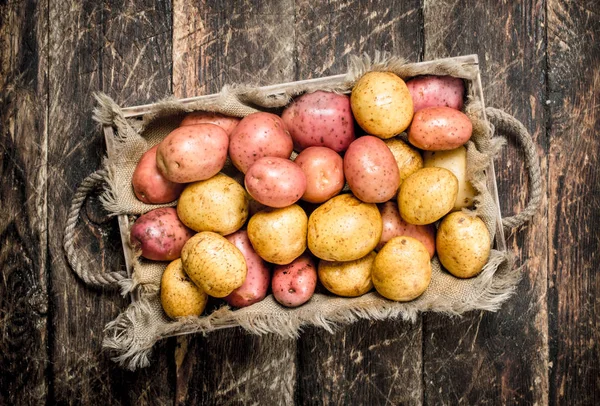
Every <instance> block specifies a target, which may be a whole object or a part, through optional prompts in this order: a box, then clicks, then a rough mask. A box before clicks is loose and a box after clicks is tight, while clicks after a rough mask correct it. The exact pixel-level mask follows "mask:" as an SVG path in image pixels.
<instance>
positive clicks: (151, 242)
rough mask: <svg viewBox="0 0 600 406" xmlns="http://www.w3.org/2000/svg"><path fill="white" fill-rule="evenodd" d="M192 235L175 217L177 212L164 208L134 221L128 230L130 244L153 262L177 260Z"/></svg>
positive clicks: (170, 208)
mask: <svg viewBox="0 0 600 406" xmlns="http://www.w3.org/2000/svg"><path fill="white" fill-rule="evenodd" d="M192 235H194V232H193V231H192V230H190V229H189V228H187V227H186V226H185V225H184V224H183V223H182V222H181V221H180V220H179V218H178V217H177V211H176V210H175V209H174V208H172V207H165V208H161V209H155V210H152V211H149V212H148V213H146V214H143V215H141V216H140V217H138V219H137V220H136V221H135V223H134V224H133V226H132V227H131V230H130V237H129V240H130V243H131V245H132V246H133V247H134V248H141V250H142V256H143V257H144V258H147V259H151V260H154V261H172V260H174V259H176V258H179V255H180V254H181V249H182V248H183V246H184V244H185V243H186V242H187V241H188V240H189V239H190V237H192Z"/></svg>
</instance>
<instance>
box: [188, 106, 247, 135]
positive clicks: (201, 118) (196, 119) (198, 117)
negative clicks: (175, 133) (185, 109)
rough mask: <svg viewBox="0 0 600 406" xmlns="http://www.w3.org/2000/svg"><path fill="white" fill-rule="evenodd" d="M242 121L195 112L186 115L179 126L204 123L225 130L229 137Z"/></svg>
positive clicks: (214, 114) (219, 115)
mask: <svg viewBox="0 0 600 406" xmlns="http://www.w3.org/2000/svg"><path fill="white" fill-rule="evenodd" d="M240 120H241V119H239V118H237V117H230V116H225V115H223V114H219V113H211V112H208V111H194V112H192V113H189V114H188V115H186V116H185V117H184V119H183V120H182V121H181V124H179V126H180V127H182V126H184V125H196V124H204V123H208V124H214V125H218V126H219V127H221V128H222V129H223V130H225V132H226V133H227V135H231V133H232V132H233V129H234V128H235V127H236V126H237V125H238V124H239V123H240Z"/></svg>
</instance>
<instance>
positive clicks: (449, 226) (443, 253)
mask: <svg viewBox="0 0 600 406" xmlns="http://www.w3.org/2000/svg"><path fill="white" fill-rule="evenodd" d="M436 244H437V250H438V257H439V259H440V262H441V263H442V265H443V266H444V268H446V269H447V270H448V272H450V273H451V274H452V275H454V276H456V277H457V278H472V277H473V276H476V275H477V274H479V272H481V270H482V269H483V266H484V265H485V264H486V262H487V260H488V258H489V256H490V249H491V239H490V235H489V233H488V230H487V228H486V226H485V223H484V222H483V221H482V220H481V219H480V218H479V217H474V216H469V215H467V214H465V213H463V212H460V211H457V212H453V213H450V214H449V215H447V216H446V217H444V219H443V220H442V222H441V223H440V226H439V228H438V233H437V237H436Z"/></svg>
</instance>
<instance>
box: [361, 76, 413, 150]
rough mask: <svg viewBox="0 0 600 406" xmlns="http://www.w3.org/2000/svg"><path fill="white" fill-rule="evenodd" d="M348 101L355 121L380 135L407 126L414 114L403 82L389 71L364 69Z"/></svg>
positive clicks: (369, 131) (370, 132)
mask: <svg viewBox="0 0 600 406" xmlns="http://www.w3.org/2000/svg"><path fill="white" fill-rule="evenodd" d="M350 104H351V107H352V112H353V113H354V118H355V119H356V122H357V123H358V125H360V126H361V127H362V129H363V130H365V131H366V132H367V133H368V134H372V135H375V136H377V137H379V138H382V139H386V138H391V137H393V136H394V135H396V134H400V133H401V132H402V131H404V130H406V129H407V128H408V126H409V124H410V121H411V120H412V117H413V101H412V97H411V96H410V93H409V91H408V87H407V86H406V83H404V81H403V80H402V79H400V78H399V77H398V76H396V75H394V74H393V73H390V72H367V73H365V74H364V75H363V76H362V77H361V78H360V79H359V80H358V81H357V82H356V84H355V85H354V88H353V89H352V94H351V96H350Z"/></svg>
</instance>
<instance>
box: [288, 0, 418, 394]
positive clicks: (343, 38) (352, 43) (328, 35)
mask: <svg viewBox="0 0 600 406" xmlns="http://www.w3.org/2000/svg"><path fill="white" fill-rule="evenodd" d="M421 27H422V15H421V9H420V5H419V2H418V1H408V2H402V3H396V2H391V1H384V2H377V3H372V2H364V1H348V2H331V3H329V2H327V3H318V2H311V1H297V2H296V49H297V67H298V68H297V69H298V74H297V79H307V78H312V77H319V76H326V75H333V74H337V73H343V72H345V71H346V63H347V58H346V56H347V55H348V54H350V53H353V54H362V53H368V54H370V55H371V56H372V55H374V51H375V50H379V51H388V52H391V53H393V54H394V55H400V56H403V57H405V58H406V59H407V60H411V61H418V60H420V58H421V55H422V50H423V37H422V31H421ZM421 341H422V340H421V320H420V319H419V320H418V321H417V323H415V324H412V323H406V322H401V321H395V320H391V321H382V322H376V321H361V322H358V323H356V324H353V325H349V326H342V327H340V328H339V329H338V330H337V331H336V333H335V334H333V335H332V334H330V333H328V332H327V331H325V330H323V329H316V328H311V329H307V331H306V332H305V333H303V334H302V336H301V337H300V339H299V344H298V390H297V393H298V398H297V403H298V404H353V405H362V404H364V405H376V404H421V403H422V400H423V385H422V376H421V371H422V369H421V367H422V363H421V360H422V356H421V353H422V347H421Z"/></svg>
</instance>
